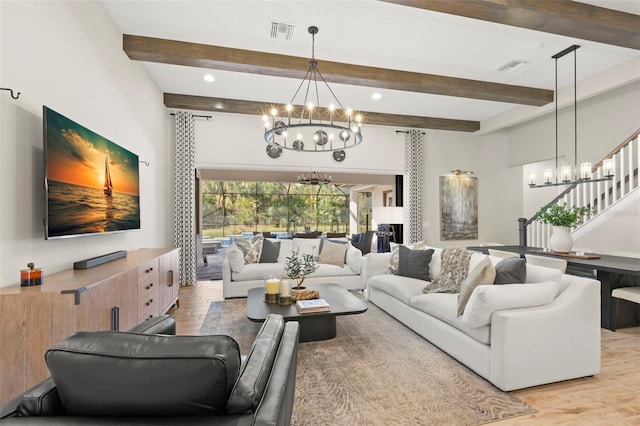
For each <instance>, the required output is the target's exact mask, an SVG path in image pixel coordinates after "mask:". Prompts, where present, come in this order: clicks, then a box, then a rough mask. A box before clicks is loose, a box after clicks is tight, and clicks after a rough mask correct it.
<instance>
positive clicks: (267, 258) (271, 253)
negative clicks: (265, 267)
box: [258, 238, 280, 263]
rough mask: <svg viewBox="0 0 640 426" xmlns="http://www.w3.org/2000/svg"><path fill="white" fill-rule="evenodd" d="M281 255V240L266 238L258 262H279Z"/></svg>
mask: <svg viewBox="0 0 640 426" xmlns="http://www.w3.org/2000/svg"><path fill="white" fill-rule="evenodd" d="M278 256H280V241H271V240H268V239H266V238H265V239H264V240H263V241H262V253H260V261H259V262H258V263H277V262H278Z"/></svg>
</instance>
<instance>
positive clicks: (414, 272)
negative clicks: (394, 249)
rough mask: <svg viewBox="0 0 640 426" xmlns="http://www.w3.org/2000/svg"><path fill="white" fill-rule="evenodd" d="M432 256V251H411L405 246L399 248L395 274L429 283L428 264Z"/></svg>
mask: <svg viewBox="0 0 640 426" xmlns="http://www.w3.org/2000/svg"><path fill="white" fill-rule="evenodd" d="M432 255H433V250H411V249H409V248H407V247H405V246H399V247H398V271H397V274H398V275H400V276H402V277H409V278H416V279H418V280H423V281H429V279H430V278H429V262H431V256H432ZM392 258H393V255H392Z"/></svg>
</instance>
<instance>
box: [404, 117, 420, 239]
mask: <svg viewBox="0 0 640 426" xmlns="http://www.w3.org/2000/svg"><path fill="white" fill-rule="evenodd" d="M423 139H424V138H423V135H422V132H421V131H419V130H409V131H408V132H407V133H406V134H405V139H404V141H405V153H404V155H405V157H404V170H405V175H406V181H405V185H404V194H405V199H404V219H405V227H406V228H408V229H406V230H405V235H407V236H408V238H409V241H406V243H408V244H413V243H417V242H418V241H422V240H423V239H424V235H423V229H422V222H423V216H424V148H423V145H424V144H423Z"/></svg>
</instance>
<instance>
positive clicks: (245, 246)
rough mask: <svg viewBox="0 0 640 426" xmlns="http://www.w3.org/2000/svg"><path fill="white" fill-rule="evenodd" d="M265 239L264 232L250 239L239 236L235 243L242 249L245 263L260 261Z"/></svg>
mask: <svg viewBox="0 0 640 426" xmlns="http://www.w3.org/2000/svg"><path fill="white" fill-rule="evenodd" d="M263 239H264V237H263V236H262V234H258V235H254V236H253V237H251V238H248V239H244V238H238V239H237V240H235V245H236V246H237V247H238V248H239V249H240V250H241V251H242V254H244V263H246V264H249V263H258V261H259V260H260V253H261V252H262V241H263Z"/></svg>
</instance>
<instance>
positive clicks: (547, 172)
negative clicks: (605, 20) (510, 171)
mask: <svg viewBox="0 0 640 426" xmlns="http://www.w3.org/2000/svg"><path fill="white" fill-rule="evenodd" d="M579 48H580V46H579V45H575V44H574V45H573V46H570V47H568V48H566V49H564V50H563V51H561V52H558V53H556V54H555V55H553V56H552V57H551V58H553V59H554V60H555V72H556V74H555V83H556V85H555V96H554V97H555V118H556V168H555V175H556V177H555V179H554V170H553V169H544V171H543V174H542V184H540V185H539V184H538V183H537V182H536V178H537V176H536V174H535V173H530V174H529V188H545V187H549V186H566V185H576V184H580V183H586V182H601V181H607V180H611V179H612V178H613V176H614V173H615V163H614V161H613V159H607V160H604V162H603V168H604V177H602V178H599V179H593V178H592V168H591V163H590V162H584V163H581V164H580V165H579V166H578V93H577V85H578V78H577V65H576V51H577V50H578V49H579ZM571 52H573V78H574V83H573V88H574V91H573V113H574V159H575V166H574V167H572V166H570V165H564V166H562V167H560V168H558V59H560V58H562V57H563V56H565V55H567V54H569V53H571Z"/></svg>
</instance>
